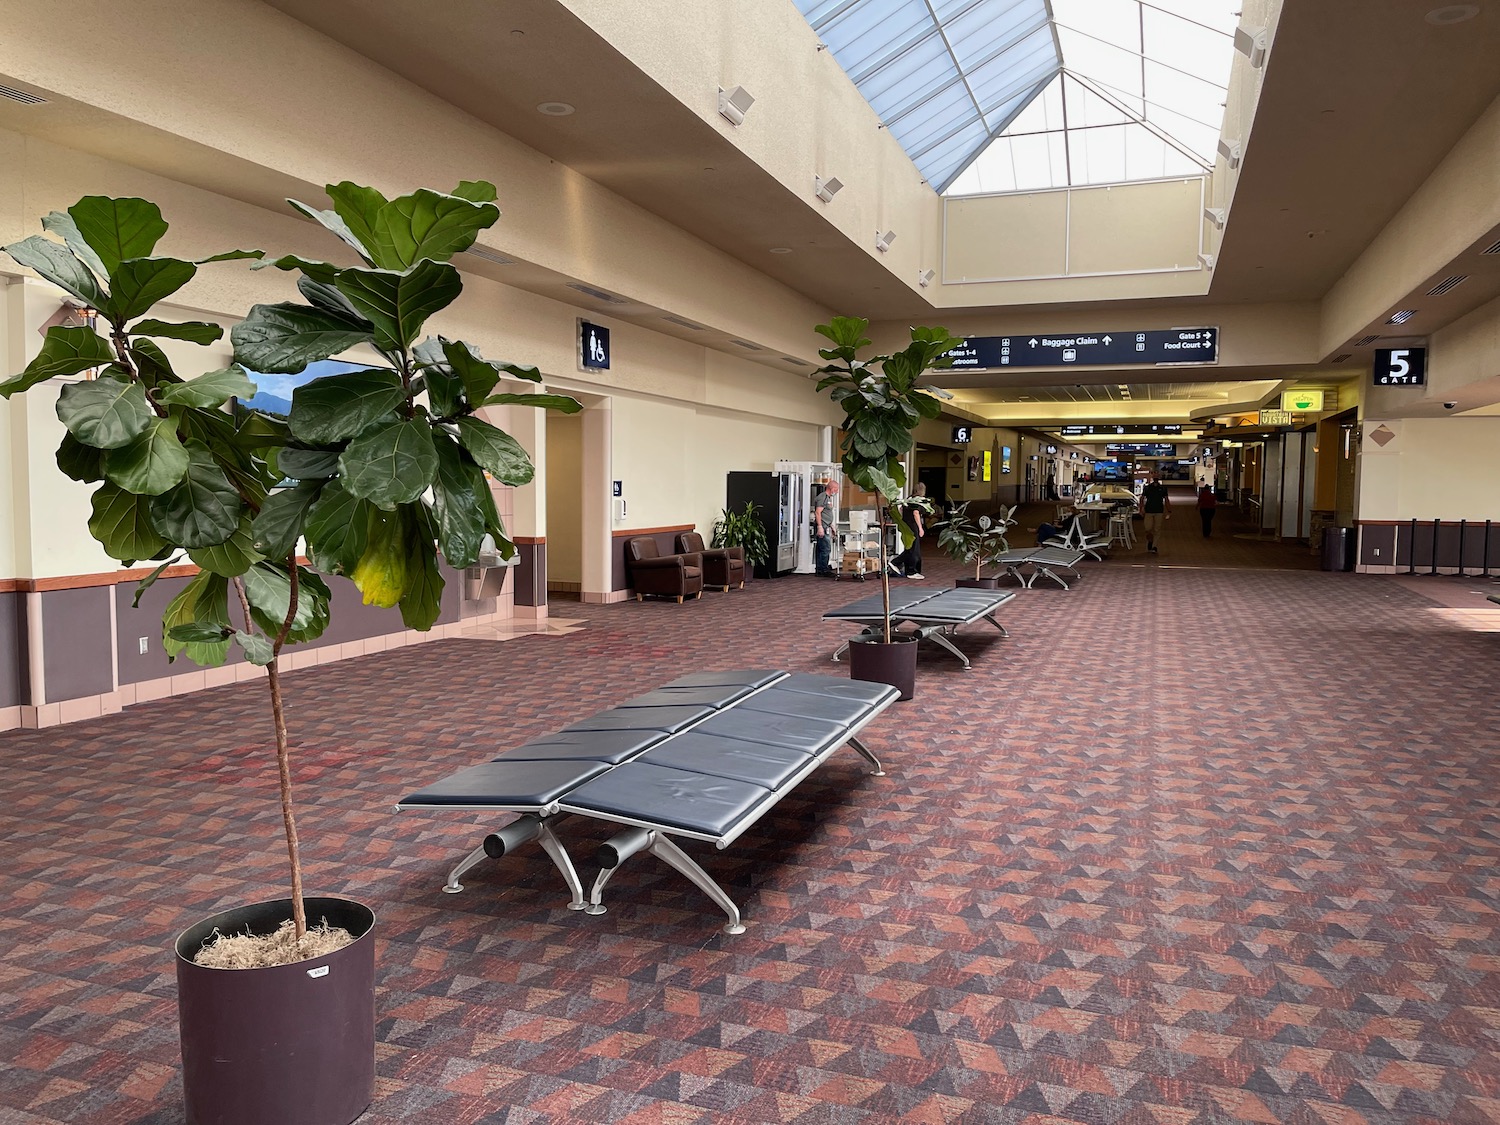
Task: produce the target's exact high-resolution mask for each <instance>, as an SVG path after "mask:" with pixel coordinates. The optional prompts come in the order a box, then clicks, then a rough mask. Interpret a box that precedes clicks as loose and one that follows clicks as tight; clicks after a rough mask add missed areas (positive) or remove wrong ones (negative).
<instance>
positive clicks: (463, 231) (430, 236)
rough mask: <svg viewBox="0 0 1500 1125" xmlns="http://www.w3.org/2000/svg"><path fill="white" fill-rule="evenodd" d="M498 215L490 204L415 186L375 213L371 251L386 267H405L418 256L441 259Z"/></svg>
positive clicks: (471, 239) (467, 242)
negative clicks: (414, 188) (410, 191)
mask: <svg viewBox="0 0 1500 1125" xmlns="http://www.w3.org/2000/svg"><path fill="white" fill-rule="evenodd" d="M475 186H477V185H475ZM499 218H500V208H498V207H496V206H495V205H494V204H493V203H489V202H483V203H480V202H475V201H474V200H472V199H467V198H463V197H460V196H456V195H443V194H442V193H441V192H436V191H432V190H430V189H428V188H419V189H418V190H417V191H414V192H412V193H411V194H410V195H403V196H402V197H401V198H399V199H393V200H391V202H389V203H387V204H386V205H385V206H384V207H382V208H381V209H380V211H379V212H378V213H377V214H376V216H375V225H374V231H373V237H374V239H375V241H374V243H373V245H372V247H371V249H373V250H374V251H375V257H376V258H377V259H379V260H380V261H381V263H382V264H383V265H386V266H387V268H390V269H405V268H407V267H408V266H411V265H414V264H415V263H417V262H419V261H422V260H423V259H427V260H430V261H434V262H446V261H447V260H448V259H449V258H451V257H453V255H454V254H457V253H459V252H460V251H463V250H467V249H468V248H469V247H470V246H472V245H474V239H476V238H477V237H478V236H479V232H480V231H482V230H484V229H485V228H486V227H491V226H494V224H495V221H496V220H497V219H499Z"/></svg>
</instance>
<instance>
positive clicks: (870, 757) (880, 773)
mask: <svg viewBox="0 0 1500 1125" xmlns="http://www.w3.org/2000/svg"><path fill="white" fill-rule="evenodd" d="M849 745H850V746H852V747H854V749H855V750H857V751H858V752H859V753H860V754H861V755H863V756H864V759H865V760H866V761H867V762H869V763H870V764H871V765H872V766H874V767H875V776H876V777H884V776H885V770H884V769H883V768H882V767H881V765H880V759H879V758H877V757H876V756H875V755H874V754H872V753H870V748H869V747H868V746H866V745H865V744H864V743H863V742H861V741H860V740H859V739H857V738H855V737H854V736H853V735H850V736H849Z"/></svg>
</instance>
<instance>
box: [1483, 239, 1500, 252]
mask: <svg viewBox="0 0 1500 1125" xmlns="http://www.w3.org/2000/svg"><path fill="white" fill-rule="evenodd" d="M1480 253H1481V254H1500V242H1494V243H1491V244H1490V245H1489V246H1486V247H1485V248H1484V249H1483V250H1481V251H1480Z"/></svg>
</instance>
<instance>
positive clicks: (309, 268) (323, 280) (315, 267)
mask: <svg viewBox="0 0 1500 1125" xmlns="http://www.w3.org/2000/svg"><path fill="white" fill-rule="evenodd" d="M250 268H251V269H252V270H264V269H273V268H274V269H278V270H301V271H302V272H303V274H304V275H305V276H307V277H310V278H312V279H313V280H314V281H317V282H318V283H319V284H321V285H332V284H333V278H334V275H335V274H336V273H338V272H339V267H338V266H336V265H334V264H333V263H332V262H319V261H315V260H313V259H312V258H301V257H298V256H297V255H296V254H283V255H282V256H281V257H279V258H264V259H262V260H261V261H259V262H256V263H255V265H253V266H251V267H250Z"/></svg>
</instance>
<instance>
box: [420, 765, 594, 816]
mask: <svg viewBox="0 0 1500 1125" xmlns="http://www.w3.org/2000/svg"><path fill="white" fill-rule="evenodd" d="M609 769H610V766H609V764H608V763H607V762H584V761H561V762H522V761H517V762H486V763H485V764H484V765H482V766H471V767H469V768H468V769H466V770H460V771H459V772H458V773H456V774H454V775H453V776H452V777H445V778H444V779H443V780H442V781H439V782H437V783H436V784H434V785H429V786H428V787H427V788H426V789H422V790H419V791H417V792H416V793H413V794H412V795H411V796H409V797H405V798H403V799H402V801H401V803H402V804H403V805H434V806H445V805H497V806H502V807H506V808H541V807H542V806H544V805H550V804H551V803H552V802H553V801H555V800H557V799H558V798H559V797H561V796H562V795H563V794H564V793H566V792H568V790H570V789H572V788H573V787H574V786H576V785H578V784H579V783H580V782H585V781H587V780H589V779H590V778H593V777H598V776H599V775H600V774H601V773H604V772H606V771H607V770H609Z"/></svg>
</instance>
